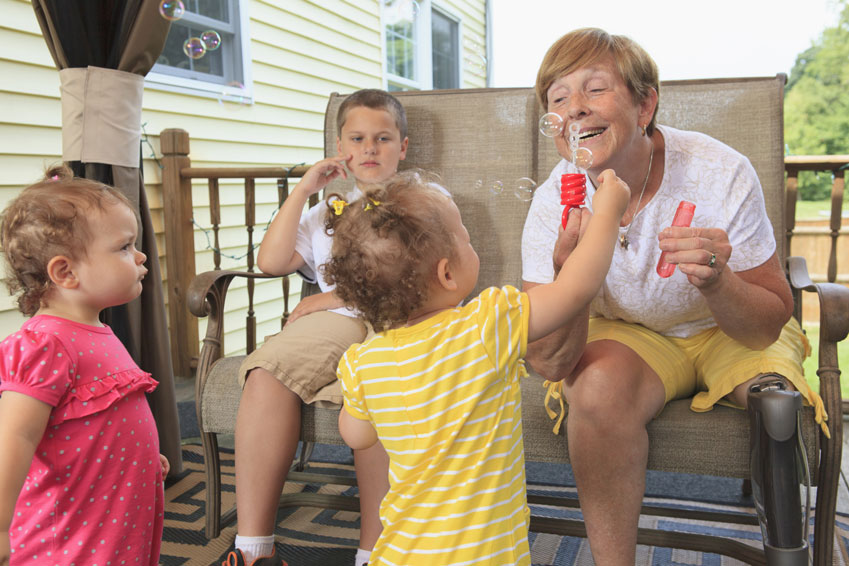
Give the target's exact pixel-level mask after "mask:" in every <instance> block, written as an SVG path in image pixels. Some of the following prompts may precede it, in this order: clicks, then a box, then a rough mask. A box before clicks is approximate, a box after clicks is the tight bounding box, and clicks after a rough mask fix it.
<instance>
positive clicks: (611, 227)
mask: <svg viewBox="0 0 849 566" xmlns="http://www.w3.org/2000/svg"><path fill="white" fill-rule="evenodd" d="M598 181H599V187H598V190H597V191H596V193H595V196H594V197H593V216H592V218H591V219H590V223H589V226H588V227H587V231H586V232H585V233H584V236H583V238H582V239H581V240H580V242H578V245H577V247H576V248H575V250H574V251H573V252H572V253H571V255H569V257H568V258H567V259H566V262H565V263H564V264H563V267H562V268H561V269H560V273H558V275H557V279H555V280H554V281H553V282H551V283H549V284H547V285H539V286H536V287H533V288H531V289H529V290H528V299H529V301H530V305H531V312H530V318H529V322H528V341H529V342H532V341H534V340H536V339H538V338H542V337H543V336H546V335H548V334H549V333H551V332H552V331H554V330H556V329H557V328H559V327H561V326H563V324H565V323H566V322H567V321H568V320H569V319H570V318H572V317H573V316H575V315H576V314H577V313H578V312H580V311H581V310H582V309H584V308H585V307H586V306H587V304H589V302H590V301H592V299H593V297H595V295H596V293H598V289H599V287H600V286H601V283H602V281H604V277H605V276H606V275H607V270H608V269H609V268H610V260H611V259H612V258H613V247H614V245H615V243H616V237H617V235H618V233H619V222H620V221H621V219H622V215H623V214H624V213H625V209H626V208H627V207H628V202H629V200H630V198H631V191H630V189H629V188H628V185H627V184H626V183H625V182H624V181H622V180H621V179H620V178H619V177H617V176H616V174H615V173H614V172H613V170H612V169H606V170H605V171H603V172H602V173H601V175H599V176H598Z"/></svg>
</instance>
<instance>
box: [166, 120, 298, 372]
mask: <svg viewBox="0 0 849 566" xmlns="http://www.w3.org/2000/svg"><path fill="white" fill-rule="evenodd" d="M159 143H160V149H161V151H162V167H163V170H162V195H163V197H162V198H163V203H162V205H163V206H162V207H163V212H164V216H165V248H166V257H165V262H166V263H165V265H166V267H167V280H168V317H169V320H170V330H171V356H172V358H173V360H174V362H173V363H174V373H175V374H176V375H180V376H190V375H191V374H192V369H193V368H194V367H195V366H196V365H197V358H198V353H199V346H198V343H199V342H198V324H197V318H195V317H194V316H193V315H192V314H191V313H189V309H188V306H187V303H186V290H187V289H188V288H189V283H191V281H192V279H193V278H194V276H195V275H196V271H195V245H194V237H195V219H194V206H193V203H192V179H207V184H208V187H209V222H210V225H211V228H210V229H211V231H212V234H213V242H212V246H211V247H212V252H213V268H214V269H221V244H220V241H219V228H220V226H221V199H220V192H221V186H220V184H219V181H220V180H221V179H244V207H245V231H246V244H245V245H246V248H245V249H246V251H245V261H246V264H247V270H248V271H249V272H253V271H254V250H255V248H256V245H254V234H253V232H254V226H255V225H256V180H257V179H276V180H277V206H278V207H279V206H281V205H282V204H283V201H284V200H286V197H287V196H289V179H292V178H300V177H302V176H303V174H304V173H306V171H307V169H308V167H307V166H303V165H300V166H292V167H289V168H285V167H192V166H191V160H190V159H189V133H188V132H186V131H185V130H180V129H167V130H163V131H162V132H161V133H160V136H159ZM231 188H232V187H231ZM311 204H315V200H314V199H313V201H312V202H311ZM282 282H283V283H282V284H283V299H284V314H283V316H284V320H285V316H286V315H287V314H288V310H289V309H288V307H289V304H288V300H289V279H288V278H285V277H284V278H283V279H282ZM247 287H248V289H247V291H248V309H247V319H246V324H247V342H248V343H249V344H248V345H249V348H248V349H249V350H251V349H253V344H256V316H255V313H254V309H253V305H254V280H253V279H248V281H247Z"/></svg>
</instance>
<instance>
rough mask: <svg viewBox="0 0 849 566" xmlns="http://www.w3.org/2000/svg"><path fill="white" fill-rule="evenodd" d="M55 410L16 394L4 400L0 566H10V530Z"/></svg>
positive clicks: (0, 416)
mask: <svg viewBox="0 0 849 566" xmlns="http://www.w3.org/2000/svg"><path fill="white" fill-rule="evenodd" d="M51 410H52V407H51V406H50V405H48V404H47V403H44V402H42V401H39V400H38V399H35V398H33V397H30V396H28V395H24V394H22V393H18V392H16V391H4V392H3V395H2V396H0V566H3V565H5V564H8V563H9V553H10V552H11V549H10V545H9V527H10V526H11V524H12V516H13V514H14V512H15V503H16V502H17V500H18V495H19V494H20V493H21V487H22V486H23V485H24V480H25V479H26V477H27V472H28V471H29V467H30V464H31V463H32V456H33V454H35V449H36V447H37V446H38V443H39V442H41V438H42V437H43V436H44V431H45V430H47V420H48V419H49V418H50V411H51Z"/></svg>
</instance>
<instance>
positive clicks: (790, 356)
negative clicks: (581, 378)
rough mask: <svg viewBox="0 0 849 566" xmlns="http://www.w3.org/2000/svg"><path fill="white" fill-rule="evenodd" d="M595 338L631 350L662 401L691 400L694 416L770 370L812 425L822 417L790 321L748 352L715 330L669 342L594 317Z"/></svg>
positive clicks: (805, 349) (801, 341)
mask: <svg viewBox="0 0 849 566" xmlns="http://www.w3.org/2000/svg"><path fill="white" fill-rule="evenodd" d="M596 340H614V341H616V342H619V343H621V344H624V345H625V346H628V347H629V348H630V349H632V350H633V351H634V352H636V353H637V355H639V356H640V358H642V359H643V360H644V361H645V362H646V363H647V364H648V365H649V367H651V368H652V369H653V370H654V372H655V373H656V374H657V375H658V376H660V380H661V381H662V382H663V387H664V389H665V390H666V401H667V402H669V401H672V400H673V399H681V398H685V397H690V396H693V401H692V402H691V403H690V408H691V409H692V410H694V411H697V412H704V411H710V410H711V409H712V408H713V406H714V404H716V403H718V402H721V403H722V404H726V405H732V403H730V401H728V400H727V399H725V396H726V395H728V394H729V393H731V392H732V391H733V390H734V388H735V387H737V386H738V385H740V384H741V383H745V382H746V381H748V380H750V379H752V378H753V377H755V376H757V375H758V374H761V373H773V372H774V373H780V374H781V375H783V376H785V377H786V378H787V379H788V380H790V382H791V383H793V386H794V387H796V389H797V390H798V391H799V392H800V393H802V395H803V396H804V398H805V400H806V401H807V402H808V403H809V404H810V405H812V406H814V407H815V408H816V412H817V422H819V423H820V424H822V419H824V418H827V417H826V415H825V413H824V407H823V403H822V399H820V397H819V395H817V394H816V393H815V392H814V391H813V390H811V388H810V387H809V386H808V382H807V381H806V380H805V375H804V370H803V369H802V360H804V359H805V357H806V356H807V355H809V354H810V346H809V345H808V341H807V339H806V338H805V335H804V334H802V329H801V328H800V327H799V323H798V322H797V321H796V319H795V318H792V317H791V318H790V320H789V321H788V322H787V324H785V325H784V328H783V329H782V330H781V335H780V336H779V338H778V340H776V341H775V342H774V343H773V344H771V345H770V346H769V347H767V348H765V349H764V350H752V349H749V348H747V347H745V346H743V345H742V344H740V343H739V342H737V341H736V340H734V339H733V338H730V337H729V336H728V335H727V334H725V333H724V332H722V331H721V330H720V329H719V328H718V327H714V328H709V329H707V330H704V331H702V332H700V333H698V334H696V335H694V336H690V337H689V338H672V337H667V336H662V335H660V334H658V333H656V332H654V331H652V330H649V329H648V328H646V327H644V326H641V325H639V324H631V323H627V322H624V321H621V320H608V319H605V318H600V317H596V318H592V319H590V324H589V334H588V336H587V343H589V342H595V341H596Z"/></svg>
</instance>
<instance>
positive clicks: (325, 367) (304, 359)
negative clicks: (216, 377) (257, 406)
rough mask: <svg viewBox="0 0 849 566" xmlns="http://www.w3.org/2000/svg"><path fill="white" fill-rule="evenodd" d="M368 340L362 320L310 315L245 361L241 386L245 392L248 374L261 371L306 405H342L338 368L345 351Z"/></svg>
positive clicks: (331, 314)
mask: <svg viewBox="0 0 849 566" xmlns="http://www.w3.org/2000/svg"><path fill="white" fill-rule="evenodd" d="M365 337H366V326H365V324H364V323H363V322H362V321H360V320H359V319H356V318H352V317H350V316H345V315H342V314H337V313H334V312H330V311H316V312H312V313H309V314H307V315H304V316H302V317H300V318H298V319H297V320H296V321H295V322H292V323H289V324H287V325H286V326H284V327H283V330H281V331H280V332H278V333H277V334H274V335H273V336H269V337H268V338H266V340H265V343H264V344H263V345H262V346H260V347H259V348H257V349H256V350H255V351H254V352H252V353H251V354H250V355H248V357H246V358H245V360H244V361H243V362H242V365H241V367H240V368H239V385H240V386H241V387H243V388H244V386H245V380H246V379H247V374H248V372H249V371H251V370H252V369H255V368H262V369H264V370H266V371H268V372H269V373H270V374H271V375H273V376H274V377H275V378H277V379H278V380H279V381H280V382H281V383H282V384H283V385H285V386H286V387H288V388H289V389H290V390H292V391H293V392H294V393H295V394H297V395H298V396H299V397H300V398H301V399H302V400H303V401H304V403H318V404H321V405H323V404H325V403H326V402H329V403H333V404H337V405H341V404H342V390H341V388H340V386H339V382H338V380H337V379H336V366H338V365H339V360H340V359H341V358H342V354H344V353H345V350H347V349H348V347H349V346H351V345H352V344H356V343H358V342H362V341H363V340H364V339H365Z"/></svg>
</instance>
